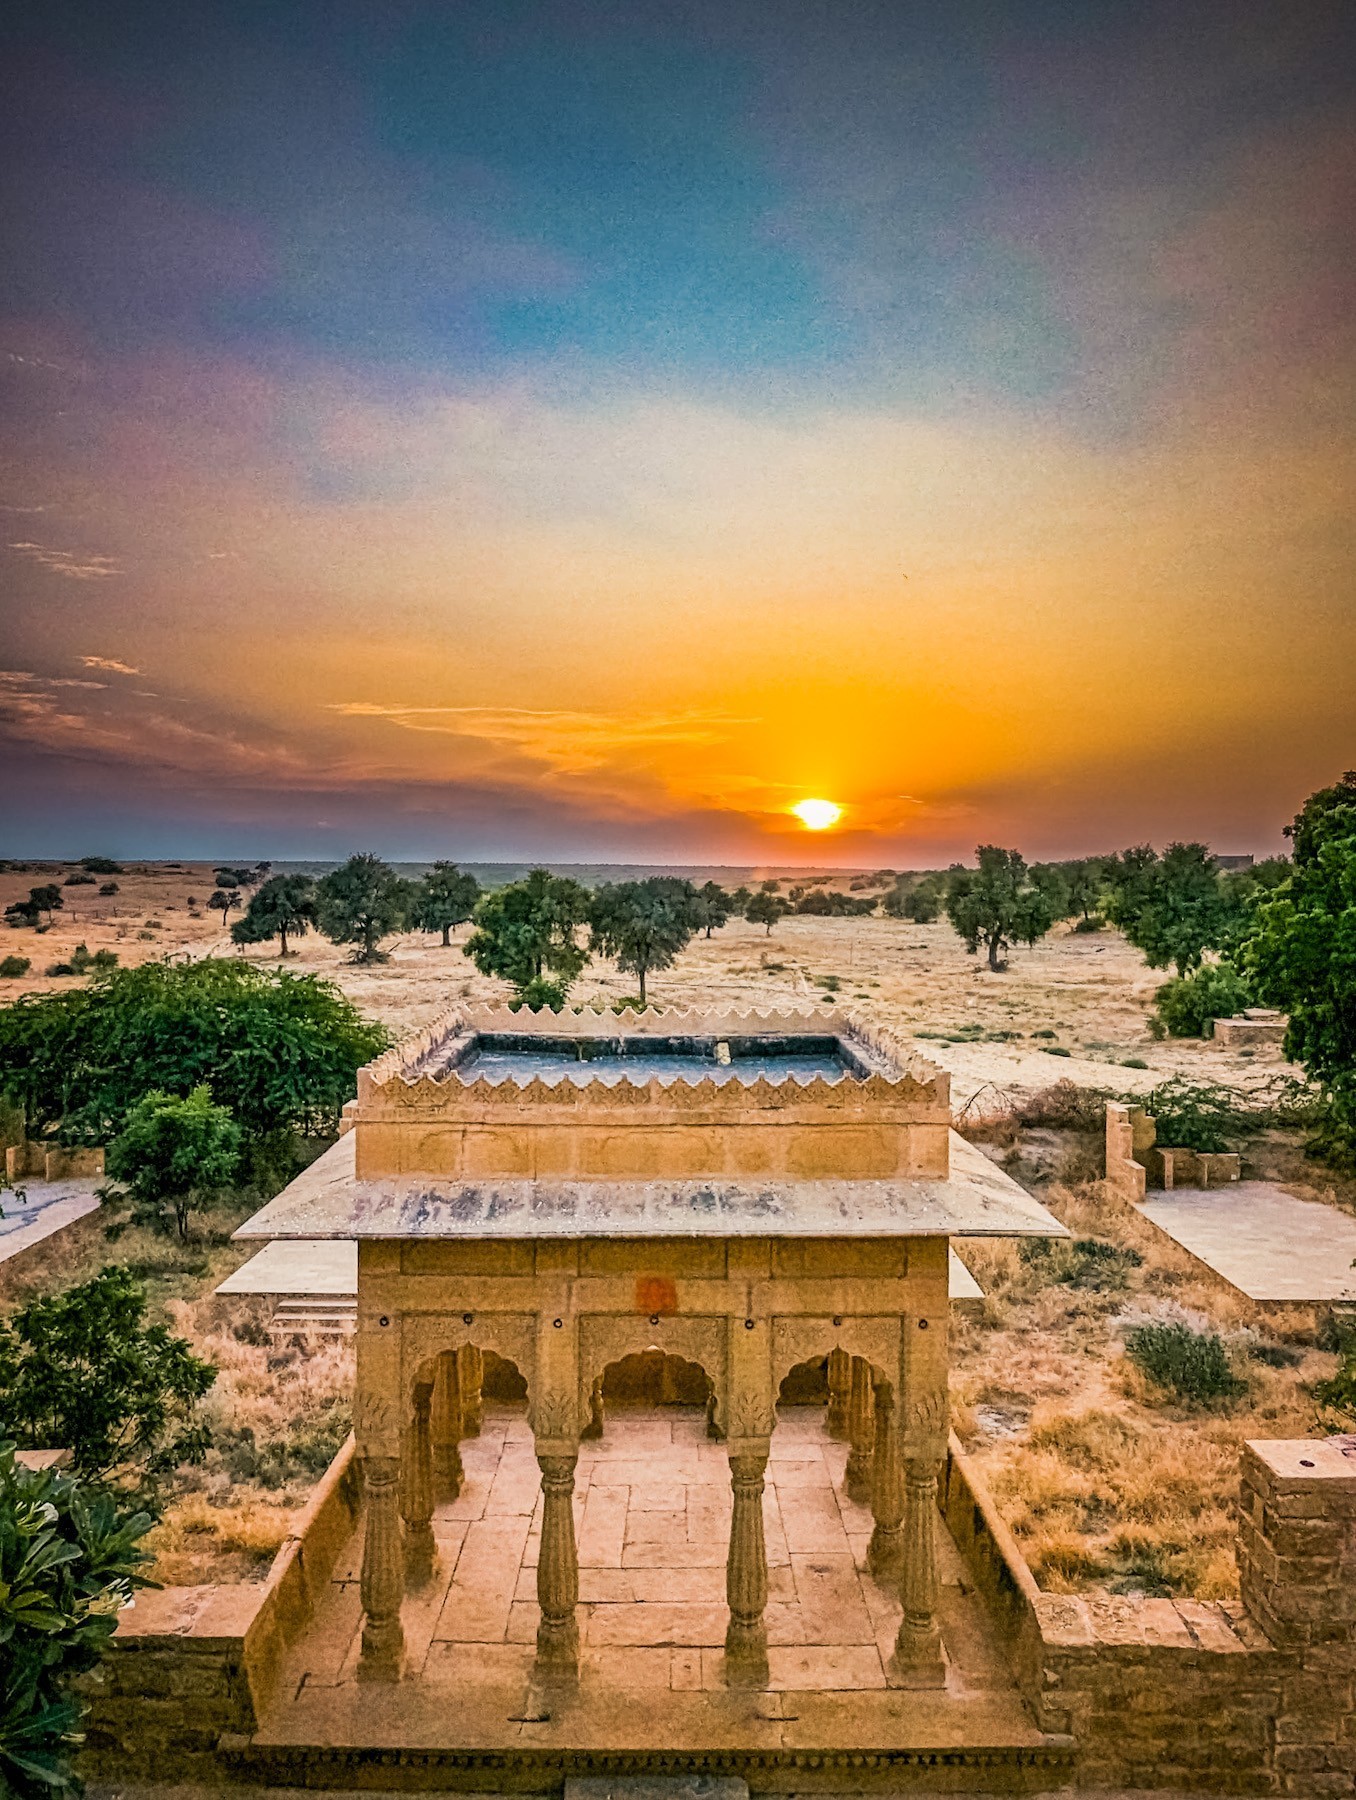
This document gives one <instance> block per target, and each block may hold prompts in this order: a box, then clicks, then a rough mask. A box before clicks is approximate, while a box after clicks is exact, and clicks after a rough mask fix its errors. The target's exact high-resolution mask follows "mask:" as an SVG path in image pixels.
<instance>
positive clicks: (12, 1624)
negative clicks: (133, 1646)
mask: <svg viewBox="0 0 1356 1800" xmlns="http://www.w3.org/2000/svg"><path fill="white" fill-rule="evenodd" d="M152 1522H153V1521H152V1518H151V1515H150V1514H149V1513H148V1512H139V1511H131V1510H128V1509H127V1508H125V1507H123V1506H122V1505H120V1504H119V1503H118V1501H117V1500H116V1499H115V1498H114V1496H113V1495H111V1494H109V1493H108V1492H106V1491H105V1490H103V1489H101V1488H99V1487H97V1486H96V1487H90V1486H88V1485H87V1484H85V1483H84V1482H81V1481H79V1480H76V1479H74V1478H73V1477H71V1476H69V1475H66V1474H63V1473H61V1472H60V1471H58V1470H55V1469H25V1468H21V1467H20V1466H19V1464H18V1463H17V1462H16V1460H15V1454H14V1445H13V1444H0V1645H3V1647H4V1649H3V1656H0V1669H2V1671H3V1672H0V1790H3V1791H4V1792H6V1793H13V1794H14V1795H16V1796H17V1797H18V1800H40V1797H46V1800H50V1797H51V1796H53V1795H70V1794H78V1793H79V1791H80V1784H79V1783H78V1781H77V1780H76V1779H75V1777H74V1775H73V1773H72V1770H71V1756H72V1753H73V1752H74V1750H75V1749H76V1747H77V1746H78V1745H79V1743H80V1741H81V1740H80V1722H81V1719H82V1717H83V1713H84V1708H83V1707H82V1705H81V1703H80V1701H79V1700H78V1699H77V1698H76V1696H75V1695H74V1694H72V1693H71V1691H70V1685H71V1682H72V1680H73V1679H74V1678H75V1677H76V1676H78V1675H84V1674H87V1673H88V1672H89V1671H90V1670H91V1669H94V1668H96V1667H97V1666H98V1663H99V1661H100V1658H101V1655H102V1652H103V1647H104V1645H105V1644H106V1642H107V1641H108V1639H109V1638H110V1637H111V1636H112V1635H113V1631H114V1629H115V1627H116V1625H117V1622H118V1612H119V1609H120V1608H121V1607H123V1606H125V1605H126V1604H127V1602H128V1601H129V1600H130V1599H131V1598H132V1594H133V1591H134V1590H135V1589H136V1588H137V1587H138V1586H141V1585H144V1584H143V1582H142V1579H141V1577H140V1576H139V1575H138V1573H137V1571H138V1569H139V1568H140V1566H141V1565H142V1564H144V1563H146V1562H148V1561H149V1560H150V1559H149V1557H148V1556H147V1555H146V1554H145V1553H144V1552H143V1551H141V1550H139V1549H138V1548H137V1543H138V1540H139V1539H140V1538H142V1537H144V1536H145V1535H146V1533H147V1532H148V1531H149V1530H150V1528H151V1525H152Z"/></svg>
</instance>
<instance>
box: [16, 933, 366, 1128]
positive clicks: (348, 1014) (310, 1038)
mask: <svg viewBox="0 0 1356 1800" xmlns="http://www.w3.org/2000/svg"><path fill="white" fill-rule="evenodd" d="M388 1041H389V1039H388V1036H387V1033H386V1031H385V1029H384V1028H383V1027H382V1026H380V1025H376V1024H373V1023H370V1022H369V1021H367V1020H365V1019H363V1018H362V1017H361V1015H360V1014H359V1013H358V1011H357V1009H356V1008H355V1007H354V1006H353V1004H352V1002H351V1001H350V1000H348V999H347V998H346V997H345V996H344V995H343V994H342V993H340V991H339V990H338V988H336V987H335V986H334V985H333V984H332V983H330V982H327V981H322V980H321V979H320V978H319V977H318V976H315V975H293V974H290V973H288V972H286V971H284V970H267V969H260V968H258V967H257V966H255V965H253V964H250V963H245V962H242V961H241V960H240V959H239V958H237V957H209V958H205V959H204V960H203V961H202V962H197V963H188V964H183V965H179V966H171V965H169V964H167V963H143V964H142V965H141V966H140V967H139V968H135V969H114V970H109V971H106V972H102V973H99V974H96V975H95V976H94V978H93V980H92V981H91V982H90V985H89V986H88V987H86V988H83V989H76V990H74V991H73V992H70V993H64V994H25V995H23V996H22V997H21V998H20V999H18V1000H17V1001H16V1002H15V1003H14V1004H13V1005H12V1006H5V1007H0V1092H4V1093H5V1094H6V1095H7V1096H8V1097H9V1098H10V1099H11V1100H13V1101H15V1102H16V1103H19V1104H22V1105H23V1106H24V1108H25V1111H26V1113H27V1117H28V1123H29V1130H30V1131H31V1132H32V1133H33V1135H34V1136H38V1135H40V1134H41V1133H43V1132H45V1131H51V1130H56V1129H58V1128H59V1130H60V1133H61V1137H62V1139H63V1141H65V1142H70V1143H87V1144H103V1143H107V1142H108V1140H109V1139H110V1138H112V1137H115V1136H116V1135H117V1134H118V1132H119V1131H121V1130H122V1127H123V1124H124V1122H125V1120H126V1118H127V1115H128V1114H129V1113H130V1112H131V1110H132V1108H133V1107H134V1106H135V1105H136V1104H137V1102H138V1101H139V1100H140V1099H141V1097H142V1096H143V1095H144V1094H146V1093H147V1092H149V1091H151V1090H154V1091H156V1092H159V1093H166V1094H187V1093H189V1092H191V1091H192V1089H194V1088H195V1087H199V1086H201V1085H203V1084H204V1083H205V1084H206V1085H207V1086H208V1087H209V1088H210V1089H211V1092H212V1095H213V1098H214V1099H215V1100H216V1101H217V1103H218V1104H219V1105H222V1106H229V1107H230V1109H231V1112H232V1115H233V1116H234V1118H235V1121H236V1123H237V1125H239V1127H240V1128H241V1131H242V1132H243V1133H244V1137H245V1140H246V1142H247V1144H249V1145H250V1146H256V1145H259V1144H261V1143H263V1142H264V1141H266V1140H268V1139H270V1138H275V1137H280V1136H281V1135H282V1134H284V1133H292V1132H300V1133H303V1134H305V1135H308V1136H321V1135H326V1134H328V1133H330V1132H333V1131H334V1130H335V1129H337V1126H338V1120H339V1109H340V1107H342V1105H343V1104H344V1102H345V1101H346V1100H347V1099H349V1098H350V1097H351V1096H352V1094H353V1092H354V1087H355V1082H356V1076H357V1071H358V1070H359V1069H360V1068H361V1067H362V1065H363V1064H364V1063H365V1062H369V1061H371V1059H372V1057H374V1056H375V1055H377V1053H378V1052H379V1051H381V1050H383V1049H385V1047H386V1045H387V1043H388Z"/></svg>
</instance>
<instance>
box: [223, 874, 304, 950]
mask: <svg viewBox="0 0 1356 1800" xmlns="http://www.w3.org/2000/svg"><path fill="white" fill-rule="evenodd" d="M315 909H316V901H315V882H314V881H313V880H312V879H311V877H310V876H309V875H274V876H271V877H270V879H269V880H267V881H266V882H265V883H264V885H263V886H262V887H261V888H260V889H259V891H258V892H257V893H256V894H253V895H252V896H251V897H250V903H249V905H248V907H247V908H246V909H245V916H244V918H243V919H237V920H236V922H235V924H234V925H232V927H231V939H232V941H233V942H234V943H237V944H263V943H266V942H267V941H268V939H269V938H274V937H275V938H277V940H278V945H279V955H281V956H286V955H287V939H288V936H289V934H290V935H291V936H292V937H305V935H306V933H307V932H308V931H309V930H310V928H311V926H312V925H314V924H315Z"/></svg>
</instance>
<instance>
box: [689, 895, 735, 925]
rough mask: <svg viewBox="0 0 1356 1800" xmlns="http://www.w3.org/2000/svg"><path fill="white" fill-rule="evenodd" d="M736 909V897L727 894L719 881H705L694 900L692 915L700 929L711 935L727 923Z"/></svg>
mask: <svg viewBox="0 0 1356 1800" xmlns="http://www.w3.org/2000/svg"><path fill="white" fill-rule="evenodd" d="M734 911H735V902H734V897H733V895H731V894H727V893H726V891H725V889H724V888H723V887H722V886H721V885H720V883H719V882H718V881H704V882H703V883H702V885H701V886H700V887H699V888H698V889H697V891H696V893H695V895H694V896H693V901H692V917H693V919H694V921H695V923H696V928H697V930H698V931H704V932H705V933H706V935H707V937H710V935H711V933H712V932H713V931H719V930H720V928H721V927H722V926H723V925H725V924H726V923H727V922H728V920H729V917H730V914H731V913H732V912H734Z"/></svg>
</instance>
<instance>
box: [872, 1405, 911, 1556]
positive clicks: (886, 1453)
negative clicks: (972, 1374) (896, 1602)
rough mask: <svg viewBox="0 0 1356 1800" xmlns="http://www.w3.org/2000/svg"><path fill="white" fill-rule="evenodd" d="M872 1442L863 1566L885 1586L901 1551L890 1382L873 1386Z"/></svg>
mask: <svg viewBox="0 0 1356 1800" xmlns="http://www.w3.org/2000/svg"><path fill="white" fill-rule="evenodd" d="M874 1394H875V1416H876V1442H875V1452H874V1455H873V1460H872V1464H871V1516H872V1519H873V1520H874V1521H875V1523H874V1525H873V1527H872V1531H871V1543H870V1546H869V1547H868V1549H867V1553H866V1554H867V1567H868V1568H869V1569H870V1571H871V1573H872V1574H873V1575H874V1576H875V1578H876V1580H877V1581H879V1582H880V1583H881V1585H882V1586H885V1585H887V1584H889V1583H893V1582H896V1581H898V1579H899V1576H900V1571H901V1568H902V1565H903V1552H904V1471H903V1469H902V1467H901V1465H900V1460H899V1422H898V1417H897V1414H896V1412H895V1390H894V1384H893V1382H889V1381H886V1380H884V1379H883V1378H881V1377H877V1379H876V1382H875V1387H874Z"/></svg>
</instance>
